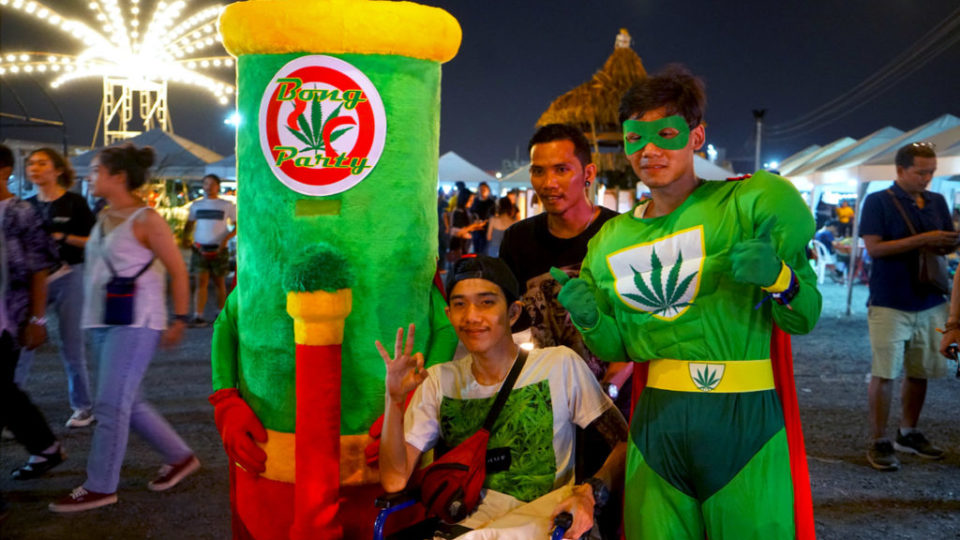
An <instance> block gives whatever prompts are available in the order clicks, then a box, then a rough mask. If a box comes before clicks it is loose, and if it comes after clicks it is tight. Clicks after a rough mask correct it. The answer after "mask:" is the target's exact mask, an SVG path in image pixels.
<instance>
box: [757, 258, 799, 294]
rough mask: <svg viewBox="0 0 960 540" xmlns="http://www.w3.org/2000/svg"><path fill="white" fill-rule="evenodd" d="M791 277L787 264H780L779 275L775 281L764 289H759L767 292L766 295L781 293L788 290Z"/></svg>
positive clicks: (791, 273) (791, 271)
mask: <svg viewBox="0 0 960 540" xmlns="http://www.w3.org/2000/svg"><path fill="white" fill-rule="evenodd" d="M792 277H793V270H791V269H790V267H789V266H788V265H787V263H785V262H783V261H781V262H780V273H779V274H777V279H776V281H774V282H773V283H771V284H770V285H768V286H766V287H760V288H761V289H763V290H765V291H767V292H768V293H782V292H784V291H786V290H787V289H789V288H790V280H791V278H792Z"/></svg>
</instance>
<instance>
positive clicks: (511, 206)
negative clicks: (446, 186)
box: [437, 182, 520, 266]
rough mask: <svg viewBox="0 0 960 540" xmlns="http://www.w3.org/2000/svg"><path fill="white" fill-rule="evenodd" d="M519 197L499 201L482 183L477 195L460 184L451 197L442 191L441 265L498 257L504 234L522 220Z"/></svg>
mask: <svg viewBox="0 0 960 540" xmlns="http://www.w3.org/2000/svg"><path fill="white" fill-rule="evenodd" d="M518 194H519V191H518V190H516V189H514V190H510V191H509V192H508V193H507V194H506V195H504V196H503V197H500V198H496V197H494V196H493V194H492V193H491V191H490V186H489V185H487V183H486V182H480V184H479V185H478V186H477V193H474V192H472V191H470V189H469V188H467V186H466V184H465V183H464V182H457V183H456V184H455V190H454V192H453V193H451V194H450V196H449V197H448V196H447V194H446V193H444V191H443V190H442V189H440V190H438V191H437V216H438V219H439V223H440V229H439V233H440V234H439V250H440V261H441V263H447V264H449V263H452V262H454V261H456V260H457V259H459V258H460V257H462V256H463V255H466V254H469V253H474V254H478V255H490V256H493V257H496V256H497V254H498V253H499V251H500V243H501V242H502V241H503V234H504V231H506V230H507V229H508V228H509V227H510V226H511V225H513V224H514V223H516V222H517V221H518V220H519V219H520V208H519V207H518V206H517V196H518ZM441 266H444V264H441Z"/></svg>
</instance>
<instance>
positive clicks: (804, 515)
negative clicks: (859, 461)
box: [630, 325, 816, 540]
mask: <svg viewBox="0 0 960 540" xmlns="http://www.w3.org/2000/svg"><path fill="white" fill-rule="evenodd" d="M770 361H771V362H772V364H773V379H774V383H775V384H776V387H777V394H778V395H779V396H780V403H781V404H782V406H783V423H784V426H785V428H786V431H787V446H788V447H789V448H790V469H791V471H792V475H793V519H794V523H795V524H796V528H797V540H813V539H814V538H816V531H815V530H814V526H813V497H812V496H811V494H810V473H809V471H808V469H807V452H806V450H805V449H804V444H803V430H802V429H801V426H800V408H799V406H798V405H797V387H796V385H795V384H794V380H793V350H792V349H791V348H790V336H789V335H788V334H786V333H784V332H783V331H782V330H780V329H779V328H777V327H776V325H774V327H773V334H772V335H771V336H770ZM649 367H650V364H648V363H646V362H642V363H638V364H636V365H635V366H634V371H633V395H632V397H631V400H632V403H631V404H630V410H631V411H632V410H633V408H634V407H635V406H636V404H637V399H639V396H640V393H641V392H643V389H644V387H645V386H646V385H647V371H648V369H649Z"/></svg>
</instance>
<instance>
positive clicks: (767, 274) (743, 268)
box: [730, 216, 783, 287]
mask: <svg viewBox="0 0 960 540" xmlns="http://www.w3.org/2000/svg"><path fill="white" fill-rule="evenodd" d="M776 224H777V218H776V216H774V217H772V218H770V219H769V220H768V221H767V222H766V223H762V224H761V225H760V227H761V231H760V234H758V235H757V237H756V238H751V239H749V240H744V241H743V242H740V243H739V244H736V245H735V246H733V248H731V250H730V266H731V267H732V268H733V279H735V280H737V281H739V282H741V283H752V284H754V285H759V286H760V287H769V286H771V285H773V284H774V282H776V281H777V277H778V276H779V275H780V269H781V268H782V267H783V265H782V263H781V262H780V257H779V256H777V250H776V248H775V247H773V242H772V240H771V238H770V232H771V231H772V229H773V227H775V226H776Z"/></svg>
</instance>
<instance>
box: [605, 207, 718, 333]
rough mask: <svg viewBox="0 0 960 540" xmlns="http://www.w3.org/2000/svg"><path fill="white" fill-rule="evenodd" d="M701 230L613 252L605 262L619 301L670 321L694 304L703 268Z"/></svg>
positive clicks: (693, 229) (689, 230)
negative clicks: (612, 278) (613, 281)
mask: <svg viewBox="0 0 960 540" xmlns="http://www.w3.org/2000/svg"><path fill="white" fill-rule="evenodd" d="M702 231H703V228H702V227H700V226H698V227H694V228H691V229H687V230H684V231H680V232H678V233H674V234H672V235H670V236H668V237H665V238H662V239H658V240H655V241H653V242H648V243H645V244H639V245H635V246H631V247H629V248H626V249H622V250H620V251H617V252H614V253H613V254H611V255H610V256H609V257H608V258H607V263H608V265H609V267H610V271H611V273H612V274H613V277H614V280H615V288H616V292H617V295H618V296H619V297H620V299H621V300H622V301H623V302H624V303H625V304H627V305H628V306H630V307H631V308H633V309H635V310H639V311H644V312H647V313H649V314H650V315H653V316H654V317H656V318H660V319H665V320H673V319H676V318H677V317H679V316H680V315H682V314H683V313H684V312H685V311H686V310H687V308H689V307H690V306H691V305H693V303H694V299H695V298H696V295H697V291H698V289H699V283H700V275H701V273H702V269H703V236H702Z"/></svg>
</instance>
